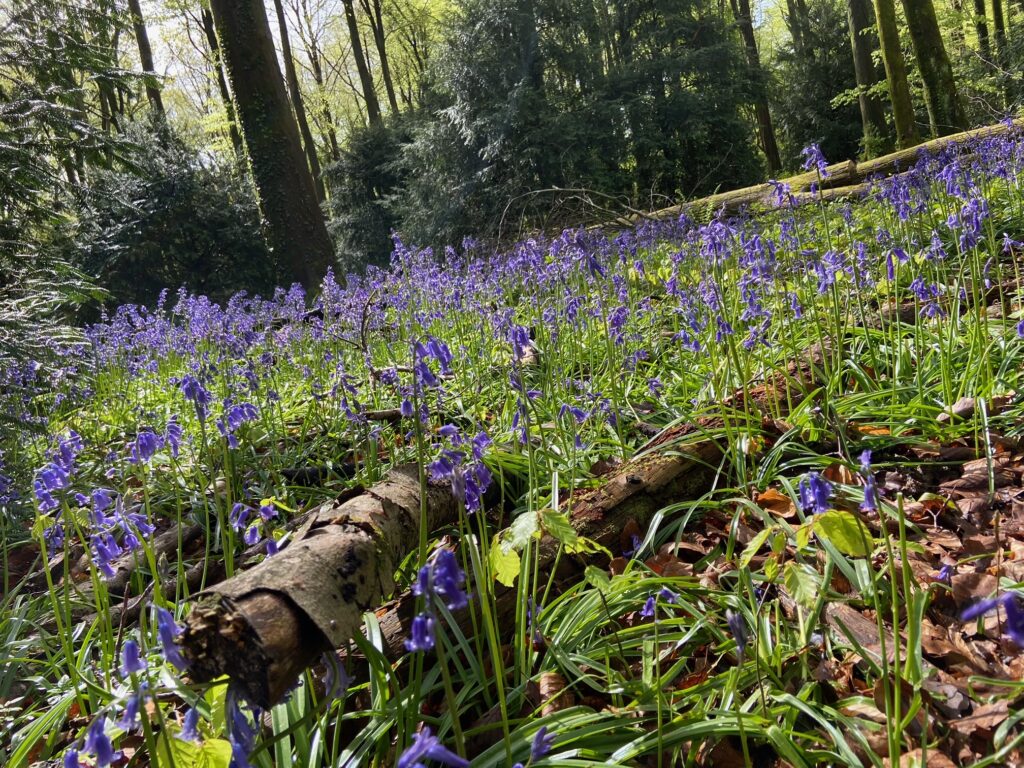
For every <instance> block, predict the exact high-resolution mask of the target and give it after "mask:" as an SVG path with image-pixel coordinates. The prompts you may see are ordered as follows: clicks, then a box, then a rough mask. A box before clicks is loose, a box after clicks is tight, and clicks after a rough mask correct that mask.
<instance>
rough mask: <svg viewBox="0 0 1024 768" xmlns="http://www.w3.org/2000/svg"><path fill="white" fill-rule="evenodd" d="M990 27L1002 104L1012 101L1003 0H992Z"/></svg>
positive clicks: (1005, 104) (1008, 104) (1006, 105)
mask: <svg viewBox="0 0 1024 768" xmlns="http://www.w3.org/2000/svg"><path fill="white" fill-rule="evenodd" d="M992 28H993V29H994V30H995V33H996V64H997V65H998V67H999V80H1000V81H1001V82H1002V86H1003V88H1002V90H1003V106H1005V107H1009V106H1010V104H1011V103H1012V97H1011V94H1010V78H1009V77H1008V75H1009V73H1008V72H1007V69H1008V67H1007V62H1008V61H1009V56H1008V54H1009V50H1008V49H1007V46H1006V20H1005V18H1004V17H1003V0H992Z"/></svg>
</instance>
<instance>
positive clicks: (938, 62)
mask: <svg viewBox="0 0 1024 768" xmlns="http://www.w3.org/2000/svg"><path fill="white" fill-rule="evenodd" d="M876 1H877V0H876ZM996 1H998V0H996ZM903 11H904V13H905V14H906V17H907V28H908V30H909V31H910V39H911V41H912V42H913V44H914V53H915V55H916V58H917V68H918V70H919V71H920V72H921V79H922V80H923V81H924V102H925V106H926V107H927V108H928V121H929V122H930V123H931V128H932V135H933V136H945V135H946V134H949V133H955V132H957V131H962V130H964V129H966V128H967V117H966V116H965V115H964V110H963V106H962V105H961V103H960V96H959V94H958V93H957V90H956V82H955V81H954V80H953V67H952V66H951V65H950V63H949V55H948V54H947V53H946V46H945V44H943V42H942V32H941V30H940V29H939V20H938V18H937V17H936V16H935V5H934V4H933V3H932V0H903Z"/></svg>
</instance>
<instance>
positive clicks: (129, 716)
mask: <svg viewBox="0 0 1024 768" xmlns="http://www.w3.org/2000/svg"><path fill="white" fill-rule="evenodd" d="M143 687H145V683H143ZM141 704H142V691H141V690H140V691H139V693H136V694H133V695H131V696H129V697H128V701H126V702H125V705H124V712H123V713H122V714H121V719H120V720H118V721H117V727H118V728H120V729H121V730H122V731H134V730H135V728H136V727H137V726H138V720H139V706H140V705H141Z"/></svg>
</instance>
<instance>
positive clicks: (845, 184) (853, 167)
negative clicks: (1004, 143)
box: [617, 118, 1024, 225]
mask: <svg viewBox="0 0 1024 768" xmlns="http://www.w3.org/2000/svg"><path fill="white" fill-rule="evenodd" d="M1021 128H1024V118H1017V119H1016V120H1011V121H1008V122H1002V123H996V124H995V125H987V126H984V127H982V128H975V129H974V130H970V131H963V132H962V133H954V134H950V135H949V136H942V137H940V138H937V139H932V140H931V141H926V142H924V143H923V144H918V145H916V146H914V147H909V148H907V149H901V150H898V151H896V152H891V153H889V154H887V155H882V156H881V157H876V158H873V159H871V160H865V161H864V162H861V163H857V162H855V161H853V160H844V161H843V162H840V163H834V164H833V165H830V166H828V168H827V169H826V175H824V176H823V177H822V178H820V179H819V176H818V173H817V172H816V171H811V172H809V173H801V174H798V175H796V176H791V177H789V178H788V179H783V181H784V182H785V183H786V184H788V185H789V187H790V191H791V192H792V194H793V195H794V196H795V198H796V199H797V201H803V200H806V199H807V198H808V197H809V196H810V190H811V188H812V185H814V184H818V186H819V187H820V189H821V190H822V194H823V197H825V199H835V198H837V197H847V196H854V195H858V194H863V192H865V191H866V190H867V189H868V185H866V184H864V182H865V181H867V180H868V179H870V178H872V177H874V176H892V175H894V174H896V173H899V172H901V171H906V170H907V169H908V168H909V167H910V166H912V165H913V164H914V163H916V162H917V161H918V159H919V158H920V157H921V156H922V155H924V154H926V153H935V152H939V151H940V150H942V149H945V148H946V147H950V146H954V145H956V144H963V143H966V142H968V141H973V140H976V139H983V138H987V137H991V136H1000V135H1003V134H1006V133H1010V132H1012V131H1015V130H1020V129H1021ZM827 190H835V191H834V192H827ZM773 194H775V187H774V186H773V185H771V184H768V183H764V184H755V185H754V186H751V187H743V188H741V189H733V190H729V191H727V192H719V193H717V194H714V195H710V196H709V197H702V198H700V199H698V200H690V201H688V202H685V203H681V204H679V205H673V206H670V207H668V208H662V209H660V210H658V211H654V212H653V213H650V214H648V215H647V216H646V218H648V219H670V218H674V217H676V216H679V215H681V214H683V213H688V214H694V215H700V214H702V213H705V212H712V213H713V212H715V211H718V210H719V209H722V208H724V209H725V210H726V211H738V210H740V209H741V208H744V207H749V206H767V205H768V204H769V201H770V200H771V198H772V195H773ZM617 223H618V224H622V225H635V224H638V223H639V218H638V217H632V216H627V217H623V218H622V219H620V220H619V221H618V222H617Z"/></svg>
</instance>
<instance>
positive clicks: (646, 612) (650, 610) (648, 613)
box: [640, 595, 655, 619]
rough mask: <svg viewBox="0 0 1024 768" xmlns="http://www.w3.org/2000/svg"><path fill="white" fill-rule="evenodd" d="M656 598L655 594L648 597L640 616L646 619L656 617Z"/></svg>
mask: <svg viewBox="0 0 1024 768" xmlns="http://www.w3.org/2000/svg"><path fill="white" fill-rule="evenodd" d="M654 608H655V600H654V595H651V596H650V597H648V598H647V602H645V603H644V607H643V608H641V609H640V616H641V617H642V618H644V619H652V618H654Z"/></svg>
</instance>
